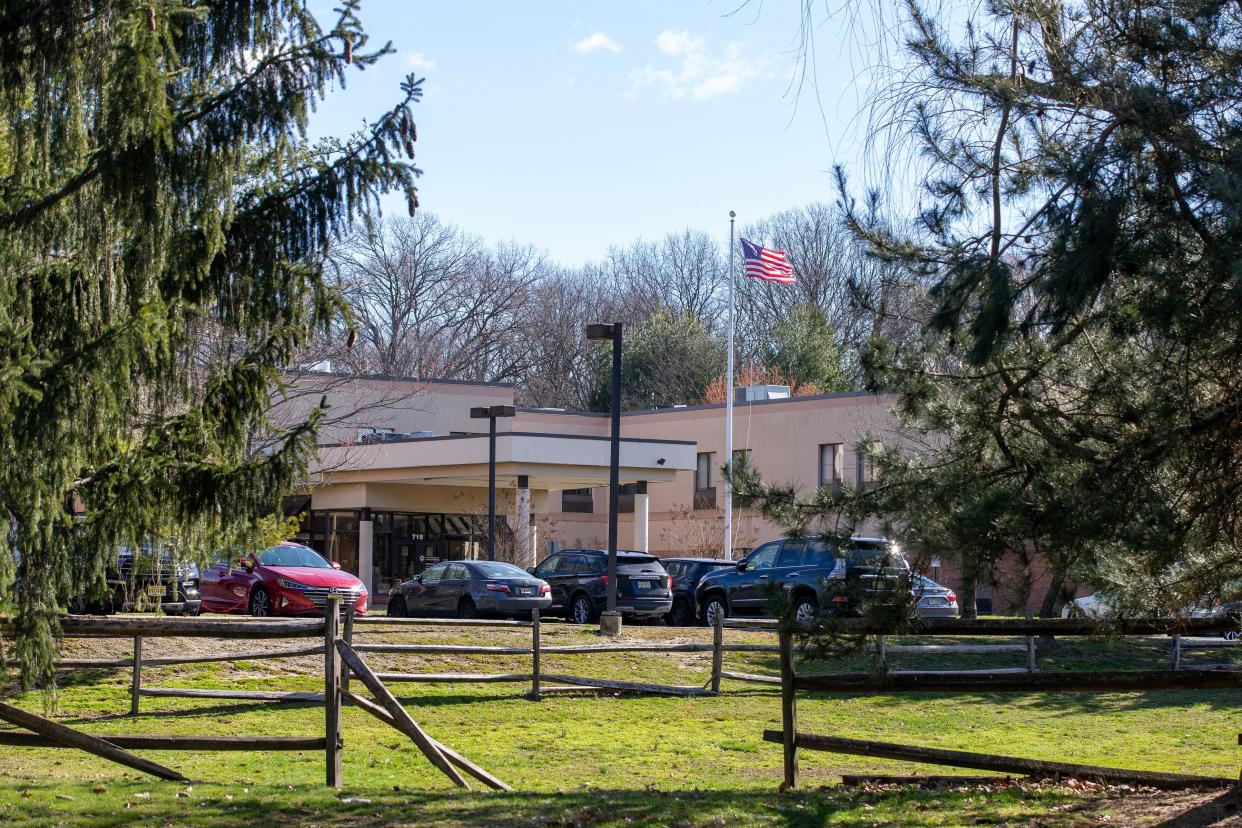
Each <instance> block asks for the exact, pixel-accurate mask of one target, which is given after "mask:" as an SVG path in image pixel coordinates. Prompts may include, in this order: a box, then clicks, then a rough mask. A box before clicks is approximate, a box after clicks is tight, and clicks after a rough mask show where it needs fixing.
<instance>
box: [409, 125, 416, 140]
mask: <svg viewBox="0 0 1242 828" xmlns="http://www.w3.org/2000/svg"><path fill="white" fill-rule="evenodd" d="M410 140H411V141H417V140H418V125H417V124H415V123H414V122H413V121H410Z"/></svg>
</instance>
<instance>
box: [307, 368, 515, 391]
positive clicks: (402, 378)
mask: <svg viewBox="0 0 1242 828" xmlns="http://www.w3.org/2000/svg"><path fill="white" fill-rule="evenodd" d="M291 373H292V372H289V371H286V372H285V375H286V376H289V375H290V374H291ZM302 377H340V378H341V379H358V380H372V381H376V382H421V383H423V384H425V385H478V386H482V387H484V388H513V387H514V385H513V383H511V382H486V381H483V380H463V379H444V378H442V377H412V376H406V375H402V374H355V373H353V372H349V371H300V372H297V374H296V376H295V377H294V379H300V378H302Z"/></svg>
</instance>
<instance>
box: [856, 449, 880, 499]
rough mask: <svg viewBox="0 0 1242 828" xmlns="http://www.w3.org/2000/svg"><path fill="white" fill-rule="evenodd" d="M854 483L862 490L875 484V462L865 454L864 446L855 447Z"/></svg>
mask: <svg viewBox="0 0 1242 828" xmlns="http://www.w3.org/2000/svg"><path fill="white" fill-rule="evenodd" d="M854 482H855V483H856V484H857V486H858V488H860V489H865V488H866V487H868V486H870V485H871V484H872V483H874V482H875V461H873V460H872V459H871V458H870V457H868V456H867V455H866V454H865V453H863V449H862V446H855V447H854Z"/></svg>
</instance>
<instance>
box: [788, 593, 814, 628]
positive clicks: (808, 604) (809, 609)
mask: <svg viewBox="0 0 1242 828" xmlns="http://www.w3.org/2000/svg"><path fill="white" fill-rule="evenodd" d="M793 616H794V621H795V622H796V623H798V624H802V625H807V624H813V623H815V619H816V618H818V617H819V603H818V602H817V601H816V600H815V599H814V598H812V597H810V596H809V595H803V596H801V597H798V598H795V599H794V610H793Z"/></svg>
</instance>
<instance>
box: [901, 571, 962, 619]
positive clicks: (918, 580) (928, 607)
mask: <svg viewBox="0 0 1242 828" xmlns="http://www.w3.org/2000/svg"><path fill="white" fill-rule="evenodd" d="M910 592H911V593H912V594H913V595H914V607H915V609H916V610H917V611H918V614H919V618H957V616H958V607H957V594H956V593H954V592H953V590H951V589H949V588H948V587H947V586H944V585H943V584H938V583H936V582H935V581H933V580H932V579H931V578H928V577H927V576H926V575H917V574H915V575H911V576H910Z"/></svg>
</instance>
